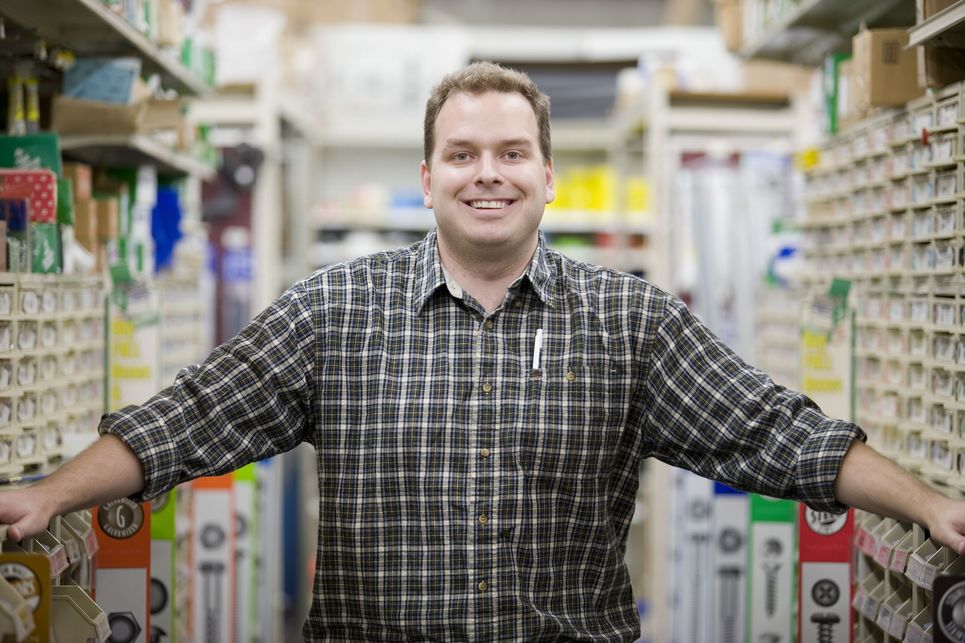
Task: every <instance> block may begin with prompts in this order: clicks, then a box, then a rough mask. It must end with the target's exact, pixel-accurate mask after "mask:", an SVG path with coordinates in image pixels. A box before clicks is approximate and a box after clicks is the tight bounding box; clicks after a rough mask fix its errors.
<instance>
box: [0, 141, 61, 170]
mask: <svg viewBox="0 0 965 643" xmlns="http://www.w3.org/2000/svg"><path fill="white" fill-rule="evenodd" d="M0 167H7V168H19V169H22V170H53V171H54V172H55V173H56V174H57V176H61V175H62V174H63V169H64V168H63V165H62V161H61V158H60V137H59V136H58V135H57V133H56V132H40V133H37V134H27V135H26V136H0Z"/></svg>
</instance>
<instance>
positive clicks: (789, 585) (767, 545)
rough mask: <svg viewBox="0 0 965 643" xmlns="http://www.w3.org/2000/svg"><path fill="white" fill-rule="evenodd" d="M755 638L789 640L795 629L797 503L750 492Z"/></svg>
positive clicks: (751, 616)
mask: <svg viewBox="0 0 965 643" xmlns="http://www.w3.org/2000/svg"><path fill="white" fill-rule="evenodd" d="M750 518H751V520H750V559H749V561H748V566H749V573H748V577H749V579H750V588H749V592H748V600H749V602H750V605H749V609H748V618H749V622H748V630H749V632H750V640H751V641H772V642H773V643H778V642H779V641H780V642H785V641H787V642H789V641H791V640H792V637H793V636H794V633H795V629H796V628H795V623H794V609H793V607H794V596H795V593H796V592H795V590H796V582H795V577H796V573H795V572H796V568H797V565H796V552H795V538H794V534H795V530H796V522H797V503H796V502H794V501H791V500H776V499H774V498H767V497H764V496H760V495H757V494H752V495H751V496H750Z"/></svg>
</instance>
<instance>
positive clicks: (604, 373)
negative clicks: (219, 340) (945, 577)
mask: <svg viewBox="0 0 965 643" xmlns="http://www.w3.org/2000/svg"><path fill="white" fill-rule="evenodd" d="M539 329H542V330H541V332H540V330H539ZM538 333H539V334H540V335H541V336H542V342H541V356H540V358H539V363H538V364H537V365H536V366H537V368H535V369H534V368H533V366H534V364H533V357H534V355H533V353H534V345H535V343H536V337H537V334H538ZM101 430H102V431H103V432H110V433H114V434H116V435H118V436H120V437H121V438H122V439H123V440H124V441H126V442H127V444H129V445H130V446H131V448H132V449H133V450H134V452H135V453H136V454H137V456H138V457H139V458H140V459H141V461H142V462H143V464H144V471H145V478H146V480H145V482H146V487H145V489H144V491H143V493H142V494H141V495H140V496H139V497H143V498H150V497H153V496H156V495H158V494H160V493H162V492H163V491H165V490H167V489H169V488H171V487H173V486H174V485H176V484H178V483H180V482H183V481H185V480H188V479H191V478H194V477H197V476H207V475H216V474H221V473H225V472H228V471H231V470H233V469H235V468H237V467H239V466H241V465H243V464H245V463H248V462H250V461H253V460H257V459H261V458H266V457H269V456H272V455H275V454H278V453H281V452H284V451H286V450H288V449H291V448H293V447H295V446H296V445H297V444H298V443H300V442H302V441H305V442H309V443H311V444H312V445H313V446H314V447H315V450H316V453H317V461H318V485H319V494H320V503H319V514H320V515H319V526H318V536H319V539H318V557H317V568H316V575H315V588H314V598H313V603H312V607H311V612H310V615H309V618H308V621H307V622H306V624H305V627H304V634H305V637H306V639H307V640H312V641H361V640H379V641H403V640H405V641H428V640H435V641H457V640H470V641H477V640H526V641H543V640H546V641H548V640H582V641H633V640H635V639H636V638H637V636H638V632H639V620H638V616H637V613H636V608H635V604H634V599H633V593H632V590H631V586H630V580H629V576H628V573H627V570H626V567H625V565H624V549H625V542H626V536H627V531H628V528H629V525H630V519H631V516H632V514H633V510H634V498H635V494H636V491H637V486H638V470H639V465H640V463H641V461H642V460H643V459H644V458H647V457H656V458H659V459H661V460H663V461H666V462H668V463H670V464H673V465H677V466H681V467H684V468H687V469H691V470H693V471H695V472H697V473H698V474H700V475H703V476H706V477H710V478H714V479H717V480H721V481H723V482H726V483H727V484H729V485H732V486H734V487H737V488H741V489H747V490H753V491H757V492H760V493H763V494H767V495H771V496H778V497H791V498H797V499H800V500H802V501H804V502H807V503H808V504H810V505H811V506H812V507H815V508H817V509H822V510H831V511H835V510H837V511H840V510H842V509H843V508H842V507H841V506H840V505H838V504H837V502H836V501H835V499H834V494H833V485H834V479H835V476H836V475H837V471H838V468H839V466H840V463H841V460H842V458H843V456H844V453H845V451H846V450H847V449H848V447H849V446H850V444H851V442H852V440H853V439H854V438H856V437H859V438H863V437H864V436H863V433H862V432H861V430H860V429H859V428H858V427H856V426H854V425H853V424H850V423H846V422H842V421H836V420H831V419H828V418H827V417H825V416H823V415H822V414H821V413H820V411H819V410H818V409H817V408H816V406H815V405H814V403H813V402H811V401H810V400H809V399H808V398H806V397H805V396H803V395H800V394H797V393H794V392H792V391H788V390H785V389H783V388H781V387H779V386H777V385H775V384H774V383H773V382H772V381H771V380H770V379H769V378H768V377H767V376H766V375H765V374H764V373H762V372H760V371H758V370H756V369H754V368H752V367H750V366H748V365H747V364H745V363H744V362H743V361H741V360H740V359H739V358H738V357H737V356H736V355H734V353H733V352H731V351H730V350H729V349H728V348H727V347H726V346H724V345H723V344H722V343H721V342H720V341H719V340H718V339H717V338H715V337H714V336H713V335H712V334H711V333H710V332H709V331H708V330H707V329H706V328H705V327H704V326H703V325H702V324H701V323H700V322H699V321H697V320H696V319H695V318H694V317H693V316H692V315H691V314H690V313H689V312H688V310H687V309H686V308H685V307H684V306H683V305H682V304H681V303H680V302H679V301H678V300H676V299H674V298H673V297H671V296H669V295H667V294H666V293H664V292H663V291H661V290H660V289H658V288H656V287H654V286H652V285H651V284H649V283H647V282H646V281H644V280H642V279H639V278H636V277H633V276H630V275H626V274H622V273H619V272H615V271H613V270H609V269H604V268H600V267H594V266H588V265H585V264H583V263H579V262H577V261H573V260H570V259H568V258H566V257H564V256H562V255H560V254H558V253H556V252H553V251H550V250H548V249H547V248H546V245H545V240H544V239H543V238H542V236H541V237H540V243H539V247H538V250H537V252H536V254H535V256H534V258H533V260H532V262H531V264H530V265H529V267H528V269H527V271H526V273H525V274H524V275H523V276H522V277H521V278H520V279H518V280H517V281H516V282H515V283H514V284H513V285H512V286H511V287H510V288H509V292H508V295H507V297H506V299H505V301H504V303H503V305H502V306H501V307H500V308H499V309H498V310H496V311H494V312H492V313H491V314H486V312H485V311H484V309H483V308H482V307H481V306H480V305H479V304H478V302H476V301H475V300H474V299H472V297H470V296H469V295H468V294H464V293H463V292H462V291H461V290H460V289H459V287H458V285H457V284H455V283H452V282H451V281H449V282H447V280H446V275H445V274H444V272H443V270H442V266H441V264H440V262H439V259H438V253H437V251H436V237H435V233H434V232H433V233H430V234H429V235H428V236H427V237H426V238H425V239H424V240H423V241H421V242H419V243H417V244H413V245H412V246H409V247H407V248H403V249H399V250H396V251H392V252H385V253H380V254H376V255H372V256H368V257H364V258H361V259H358V260H355V261H352V262H349V263H344V264H340V265H335V266H331V267H327V268H324V269H322V270H320V271H318V272H317V273H315V274H314V275H312V276H311V277H309V278H307V279H305V280H304V281H301V282H300V283H298V284H296V285H295V286H293V287H292V288H291V289H289V290H288V291H287V292H285V293H284V294H283V295H281V297H279V299H278V300H277V301H275V302H274V303H273V304H272V305H271V306H270V307H269V308H268V309H266V310H265V311H264V312H263V313H261V314H260V315H259V316H258V317H257V318H256V319H255V320H254V321H252V322H251V323H250V324H249V325H248V326H247V327H246V328H245V329H244V330H242V331H241V333H240V334H239V335H238V336H237V337H235V338H234V339H232V340H230V341H229V342H227V343H226V344H224V345H223V346H221V347H219V348H217V349H216V350H215V351H214V352H213V353H212V355H211V356H210V357H209V358H208V359H207V360H206V361H205V362H204V363H203V364H201V365H200V366H196V367H189V368H187V369H185V370H183V371H182V372H181V373H180V374H179V375H178V377H177V379H176V381H175V383H174V384H173V386H171V387H170V388H167V389H165V390H164V391H162V392H161V393H159V394H158V395H157V396H155V397H153V398H152V399H151V400H150V401H148V402H147V403H146V404H144V405H142V406H138V407H128V408H126V409H124V410H121V411H119V412H116V413H113V414H110V415H108V416H107V417H106V418H105V420H104V421H103V422H102V426H101Z"/></svg>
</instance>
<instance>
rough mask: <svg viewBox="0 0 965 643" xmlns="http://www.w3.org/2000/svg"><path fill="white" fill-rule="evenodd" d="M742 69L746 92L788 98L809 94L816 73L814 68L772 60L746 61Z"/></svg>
mask: <svg viewBox="0 0 965 643" xmlns="http://www.w3.org/2000/svg"><path fill="white" fill-rule="evenodd" d="M741 69H742V71H743V75H744V91H746V92H749V93H754V92H761V93H767V94H774V93H781V94H787V95H788V96H793V95H797V94H804V93H807V92H809V91H810V90H811V83H812V81H813V79H814V74H815V73H816V72H815V71H814V68H813V67H805V66H804V65H791V64H789V63H782V62H776V61H772V60H745V61H744V63H743V65H742V66H741Z"/></svg>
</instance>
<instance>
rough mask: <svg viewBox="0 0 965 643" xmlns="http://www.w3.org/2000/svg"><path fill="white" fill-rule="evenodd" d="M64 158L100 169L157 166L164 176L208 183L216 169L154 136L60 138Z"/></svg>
mask: <svg viewBox="0 0 965 643" xmlns="http://www.w3.org/2000/svg"><path fill="white" fill-rule="evenodd" d="M60 147H61V149H62V150H63V152H64V155H65V156H67V157H69V158H71V159H74V160H77V161H82V162H84V163H87V164H89V165H94V166H98V167H112V168H134V167H138V166H139V165H153V166H155V167H157V169H158V173H159V174H161V175H164V176H185V175H191V176H194V177H196V178H198V179H200V180H203V181H208V180H210V179H212V178H213V177H214V174H215V170H214V168H213V167H211V166H209V165H207V164H206V163H204V162H203V161H201V160H199V159H197V158H195V157H193V156H190V155H188V154H184V153H181V152H177V151H175V150H173V149H171V148H170V147H167V146H166V145H163V144H162V143H159V142H157V141H155V140H154V139H152V138H151V137H149V136H147V135H144V134H139V135H133V136H97V135H95V136H64V137H62V138H61V139H60Z"/></svg>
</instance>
